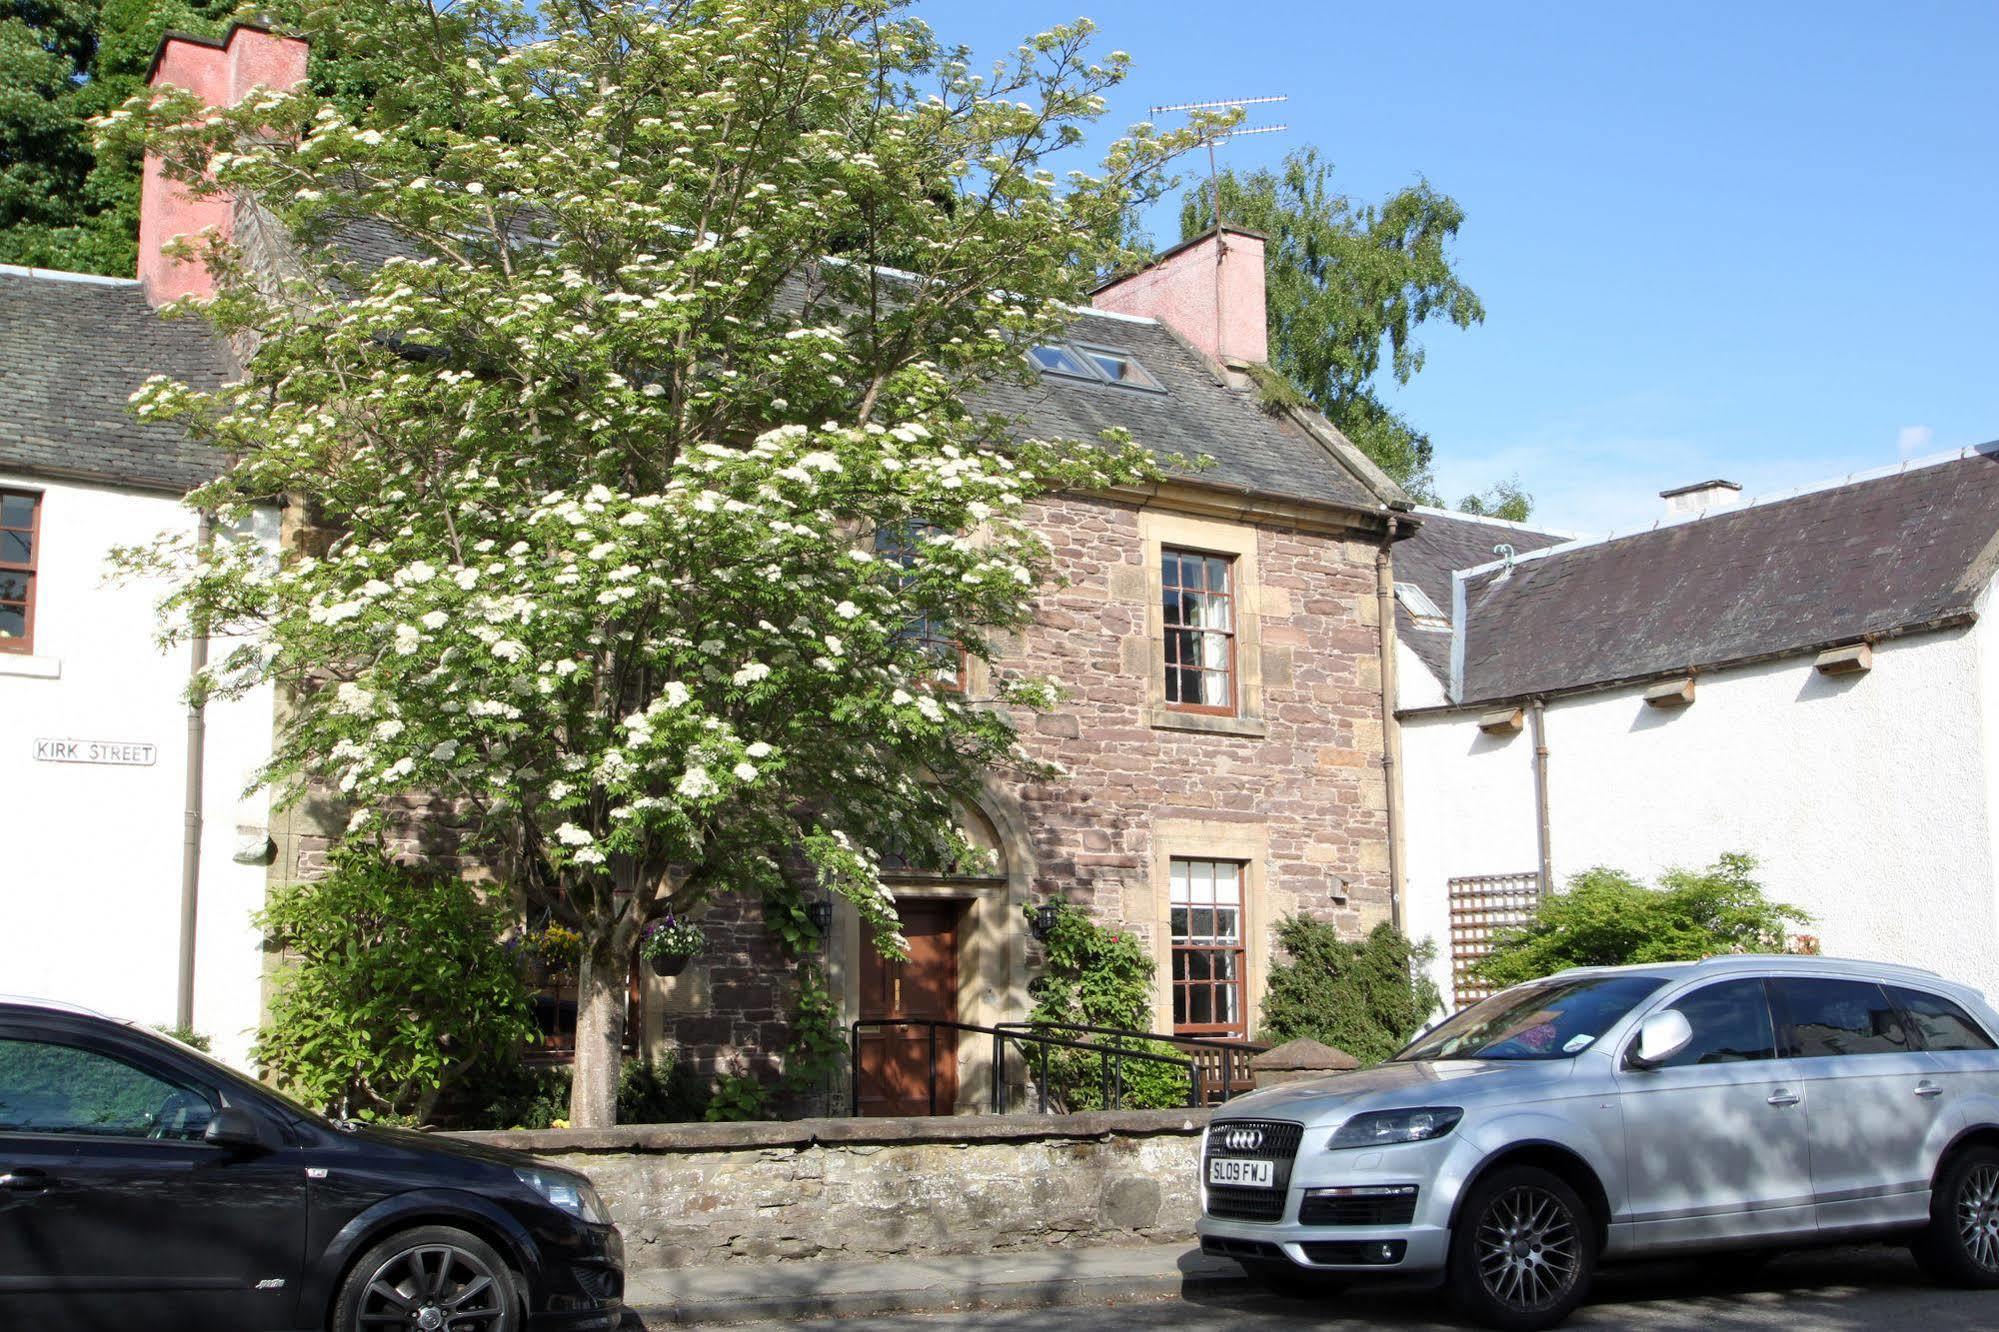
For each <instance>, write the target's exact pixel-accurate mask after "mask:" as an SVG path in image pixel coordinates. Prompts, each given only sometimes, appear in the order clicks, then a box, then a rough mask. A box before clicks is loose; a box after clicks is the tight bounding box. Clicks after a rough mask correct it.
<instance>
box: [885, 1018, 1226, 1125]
mask: <svg viewBox="0 0 1999 1332" xmlns="http://www.w3.org/2000/svg"><path fill="white" fill-rule="evenodd" d="M890 1027H922V1028H924V1029H925V1030H926V1032H927V1034H928V1039H929V1044H930V1079H929V1097H928V1104H929V1108H930V1113H931V1114H933V1115H934V1114H936V1113H937V1033H938V1032H939V1031H969V1032H972V1033H973V1034H975V1035H981V1036H990V1037H992V1041H993V1054H992V1068H991V1075H992V1100H991V1102H990V1104H991V1106H992V1108H993V1112H994V1113H995V1114H1004V1113H1005V1112H1006V1109H1007V1105H1006V1044H1007V1042H1008V1041H1013V1042H1016V1043H1017V1044H1019V1045H1021V1046H1022V1047H1023V1048H1022V1049H1021V1058H1022V1059H1023V1060H1024V1059H1026V1058H1027V1051H1026V1049H1025V1048H1024V1047H1025V1046H1026V1045H1028V1044H1030V1043H1031V1044H1033V1045H1035V1046H1038V1047H1039V1048H1040V1052H1041V1079H1040V1082H1041V1113H1042V1114H1044V1115H1045V1114H1047V1113H1048V1052H1049V1051H1050V1050H1051V1049H1065V1050H1081V1051H1084V1052H1085V1053H1088V1054H1094V1055H1097V1056H1099V1057H1100V1058H1101V1059H1102V1071H1103V1084H1104V1085H1103V1097H1104V1105H1105V1106H1106V1107H1108V1108H1110V1109H1122V1108H1123V1105H1124V1061H1125V1060H1127V1059H1136V1060H1139V1061H1140V1062H1142V1063H1153V1064H1166V1065H1168V1066H1170V1067H1174V1068H1182V1069H1185V1070H1186V1071H1187V1086H1188V1104H1189V1105H1193V1106H1198V1105H1200V1104H1202V1100H1203V1092H1202V1086H1201V1063H1202V1061H1201V1060H1200V1059H1199V1058H1198V1054H1199V1052H1200V1051H1203V1050H1214V1051H1218V1052H1219V1053H1220V1056H1221V1058H1220V1060H1219V1061H1218V1062H1219V1066H1220V1072H1221V1079H1220V1092H1221V1099H1222V1100H1224V1101H1226V1100H1227V1099H1228V1098H1229V1097H1230V1095H1231V1094H1232V1093H1233V1088H1234V1083H1235V1079H1234V1078H1233V1077H1232V1076H1231V1074H1230V1069H1229V1065H1230V1063H1231V1061H1232V1060H1233V1059H1237V1058H1239V1059H1241V1060H1242V1061H1243V1063H1244V1064H1245V1065H1246V1064H1247V1061H1248V1060H1249V1058H1250V1057H1251V1056H1253V1055H1258V1054H1261V1053H1262V1052H1263V1050H1264V1047H1263V1046H1260V1045H1251V1044H1249V1043H1248V1042H1246V1041H1221V1040H1215V1039H1213V1038H1212V1037H1201V1036H1162V1035H1159V1034H1158V1033H1156V1032H1149V1031H1130V1030H1127V1029H1125V1028H1122V1027H1093V1026H1089V1025H1087V1024H1085V1023H1080V1022H1002V1023H999V1024H997V1025H996V1026H991V1027H982V1026H978V1025H976V1024H974V1023H970V1022H954V1021H951V1020H950V1019H948V1018H859V1019H856V1020H855V1021H854V1023H853V1024H852V1026H851V1027H850V1028H849V1034H848V1059H849V1062H848V1066H847V1069H848V1075H847V1082H848V1109H849V1112H850V1113H852V1114H853V1115H855V1116H856V1117H858V1116H859V1115H860V1113H861V1032H862V1030H863V1029H866V1028H874V1029H885V1028H890ZM1043 1029H1047V1030H1043ZM1048 1030H1055V1031H1069V1032H1078V1033H1082V1034H1084V1035H1090V1036H1109V1037H1114V1038H1116V1039H1119V1040H1129V1041H1157V1042H1159V1043H1161V1044H1165V1045H1177V1046H1192V1047H1195V1054H1193V1055H1190V1056H1189V1057H1188V1058H1185V1059H1182V1058H1179V1057H1177V1056H1174V1055H1167V1054H1160V1053H1159V1052H1158V1051H1156V1050H1128V1049H1125V1048H1123V1047H1122V1046H1117V1045H1110V1046H1106V1045H1103V1044H1099V1043H1093V1042H1090V1041H1083V1040H1074V1039H1071V1038H1069V1037H1067V1036H1051V1035H1048V1034H1047V1031H1048Z"/></svg>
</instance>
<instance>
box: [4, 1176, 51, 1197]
mask: <svg viewBox="0 0 1999 1332" xmlns="http://www.w3.org/2000/svg"><path fill="white" fill-rule="evenodd" d="M48 1187H49V1177H48V1175H47V1174H46V1173H44V1172H43V1171H40V1170H9V1171H6V1172H5V1173H0V1189H5V1190H6V1191H7V1192H9V1193H45V1192H47V1191H48Z"/></svg>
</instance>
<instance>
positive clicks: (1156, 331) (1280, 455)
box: [335, 219, 1387, 512]
mask: <svg viewBox="0 0 1999 1332" xmlns="http://www.w3.org/2000/svg"><path fill="white" fill-rule="evenodd" d="M335 244H336V245H337V246H338V247H339V249H340V250H341V252H342V253H343V255H344V256H345V257H347V258H348V259H350V260H352V261H354V262H358V263H361V264H364V265H369V266H373V265H377V264H381V263H383V262H385V261H386V260H388V259H390V258H392V257H403V258H411V257H415V256H416V255H417V254H419V253H421V251H420V249H418V248H417V247H416V246H414V245H413V244H412V243H411V242H410V241H409V240H408V239H407V238H405V237H403V236H401V235H399V234H398V233H396V232H395V231H393V230H391V229H390V228H388V227H387V226H385V225H384V224H382V223H381V222H379V221H377V220H374V219H369V220H365V221H356V222H350V223H348V224H346V225H345V226H343V227H342V228H341V229H340V232H339V235H338V237H337V239H336V241H335ZM806 303H807V290H806V287H805V285H804V284H803V283H802V282H799V281H796V280H794V281H790V282H787V283H786V284H785V290H784V291H783V292H781V294H780V295H779V297H778V304H779V307H780V308H781V309H790V310H796V309H802V308H803V307H804V306H805V304H806ZM1067 336H1069V337H1070V338H1072V339H1074V340H1075V341H1077V342H1084V343H1089V344H1090V345H1092V346H1099V347H1109V348H1112V349H1114V350H1117V351H1122V352H1126V353H1128V354H1130V355H1131V356H1133V357H1135V358H1137V360H1138V362H1139V364H1140V365H1142V366H1144V367H1145V368H1146V369H1147V370H1148V371H1150V372H1151V373H1152V375H1153V377H1154V378H1155V379H1157V380H1158V381H1159V383H1160V386H1161V387H1162V388H1164V389H1165V392H1164V393H1158V392H1153V391H1150V390H1147V389H1140V388H1125V387H1119V386H1117V385H1112V384H1100V383H1094V382H1089V381H1084V380H1077V379H1069V378H1065V377H1063V376H1059V375H1044V376H1041V377H1040V378H1039V379H1038V380H1037V381H1036V382H1035V383H1034V384H1032V385H1028V386H1022V385H1018V384H1004V383H993V384H988V385H986V386H985V387H984V388H983V389H982V390H980V391H979V392H977V393H975V394H974V395H973V403H974V405H975V406H977V407H980V408H983V409H985V410H987V411H994V412H999V413H1002V414H1004V415H1007V416H1011V417H1015V418H1018V419H1019V420H1020V421H1021V423H1022V429H1023V430H1024V431H1026V433H1028V434H1029V435H1033V436H1039V437H1043V438H1050V439H1058V438H1059V439H1080V440H1085V441H1091V442H1094V441H1095V440H1096V439H1097V438H1098V436H1100V435H1101V434H1102V433H1103V432H1104V431H1105V430H1109V429H1113V428H1120V427H1121V428H1123V429H1125V430H1128V431H1130V432H1131V437H1132V440H1133V441H1134V442H1135V443H1138V444H1142V445H1144V446H1145V447H1147V448H1149V449H1151V450H1152V451H1153V452H1154V453H1157V454H1160V455H1162V456H1164V457H1167V458H1180V459H1184V460H1186V461H1188V462H1190V463H1191V462H1192V461H1193V460H1195V459H1197V458H1200V457H1202V456H1207V457H1210V458H1212V459H1213V460H1214V462H1213V465H1211V466H1209V467H1207V468H1204V469H1202V470H1200V471H1197V472H1196V471H1185V472H1180V473H1178V477H1179V479H1183V480H1189V481H1193V482H1195V483H1197V484H1207V485H1217V486H1224V487H1228V488H1230V489H1234V490H1242V491H1251V492H1254V493H1257V494H1260V495H1269V496H1277V497H1282V498H1287V499H1303V500H1317V501H1321V502H1329V503H1334V504H1341V505H1346V506H1349V507H1354V508H1361V509H1365V510H1368V511H1371V512H1381V511H1383V510H1385V509H1386V507H1387V506H1386V505H1385V504H1384V502H1383V500H1382V497H1381V496H1379V495H1377V494H1375V493H1374V492H1373V491H1372V490H1371V489H1370V488H1369V487H1368V485H1367V484H1366V483H1365V482H1363V481H1362V480H1360V479H1359V478H1358V477H1356V476H1355V474H1354V473H1353V471H1352V470H1350V469H1349V468H1347V467H1346V466H1345V465H1344V464H1342V463H1341V462H1340V461H1339V460H1338V459H1337V458H1335V457H1334V456H1333V454H1332V453H1330V452H1328V451H1327V449H1326V448H1325V447H1324V446H1323V445H1321V444H1320V443H1319V442H1318V441H1317V440H1315V439H1313V438H1312V437H1311V436H1310V435H1309V434H1307V433H1306V432H1305V431H1304V430H1303V429H1301V428H1299V427H1298V426H1297V425H1296V424H1294V423H1292V422H1290V421H1288V420H1283V419H1281V418H1278V417H1273V416H1271V415H1270V414H1269V413H1267V412H1265V411H1264V410H1263V409H1262V408H1261V407H1260V406H1258V405H1257V403H1256V400H1255V398H1254V397H1253V396H1252V395H1250V394H1246V393H1237V392H1235V391H1233V390H1231V389H1229V388H1228V387H1227V386H1226V385H1224V384H1223V383H1221V382H1220V381H1219V380H1217V379H1216V378H1215V375H1214V373H1213V372H1212V371H1211V370H1210V369H1209V368H1208V364H1207V362H1206V361H1205V360H1204V359H1203V358H1202V356H1201V354H1200V353H1199V352H1197V351H1195V350H1194V349H1193V347H1191V346H1189V345H1188V344H1187V343H1186V342H1185V341H1183V340H1182V339H1181V338H1180V337H1179V336H1178V335H1177V334H1175V333H1174V332H1173V331H1172V330H1171V329H1169V328H1167V327H1166V326H1165V325H1164V324H1161V323H1158V322H1156V321H1153V320H1147V319H1135V318H1132V317H1129V316H1122V315H1116V314H1105V313H1101V312H1098V311H1091V310H1079V311H1078V312H1077V315H1076V319H1075V322H1074V323H1072V324H1071V325H1070V326H1069V329H1068V330H1067ZM1329 428H1330V427H1329Z"/></svg>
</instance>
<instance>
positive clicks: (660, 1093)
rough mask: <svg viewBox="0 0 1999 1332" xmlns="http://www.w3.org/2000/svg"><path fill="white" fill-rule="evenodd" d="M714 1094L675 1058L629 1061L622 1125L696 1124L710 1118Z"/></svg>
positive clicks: (622, 1080) (621, 1098)
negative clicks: (711, 1098)
mask: <svg viewBox="0 0 1999 1332" xmlns="http://www.w3.org/2000/svg"><path fill="white" fill-rule="evenodd" d="M711 1095H712V1093H711V1091H710V1090H709V1088H708V1086H707V1084H706V1083H704V1082H702V1080H701V1079H700V1078H699V1077H698V1076H697V1075H696V1074H695V1072H694V1070H692V1069H690V1068H688V1067H687V1066H686V1065H685V1064H682V1063H679V1062H677V1061H675V1060H672V1059H664V1060H651V1059H627V1060H626V1061H625V1066H624V1068H623V1069H622V1070H621V1071H620V1072H619V1075H618V1122H619V1123H620V1124H687V1123H692V1122H694V1121H696V1120H700V1119H704V1118H706V1117H707V1113H708V1102H709V1099H710V1097H711ZM564 1113H567V1107H566V1106H565V1107H564Z"/></svg>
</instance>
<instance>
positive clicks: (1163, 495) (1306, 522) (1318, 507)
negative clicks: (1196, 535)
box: [1076, 476, 1399, 536]
mask: <svg viewBox="0 0 1999 1332" xmlns="http://www.w3.org/2000/svg"><path fill="white" fill-rule="evenodd" d="M1076 493H1078V494H1080V495H1084V496H1087V497H1094V498H1099V499H1111V500H1119V501H1123V502H1124V503H1127V504H1133V505H1136V506H1137V507H1139V508H1141V509H1147V508H1170V509H1173V510H1175V511H1176V512H1183V513H1189V514H1193V515H1196V516H1198V517H1207V518H1219V519H1222V520H1224V521H1233V522H1246V523H1263V524H1272V523H1276V524H1281V525H1283V526H1287V527H1295V528H1298V529H1299V530H1301V531H1306V532H1314V533H1318V534H1321V535H1330V536H1342V535H1347V534H1350V533H1353V532H1363V533H1367V534H1369V535H1374V534H1377V533H1380V532H1384V531H1392V530H1394V525H1395V523H1396V521H1397V519H1398V516H1399V515H1397V514H1396V513H1395V512H1393V511H1392V510H1390V509H1388V508H1386V507H1380V508H1377V507H1373V506H1367V505H1359V504H1342V503H1339V502H1338V501H1336V500H1321V499H1308V498H1305V497H1303V496H1298V495H1279V494H1275V493H1272V492H1270V491H1267V490H1258V489H1256V488H1254V487H1252V486H1242V485H1235V484H1233V483H1231V482H1226V481H1207V480H1202V479H1199V478H1196V477H1185V476H1170V477H1167V478H1166V479H1164V480H1161V481H1155V482H1152V483H1151V484H1149V485H1140V486H1129V485H1127V486H1107V487H1105V488H1104V489H1102V490H1091V491H1079V492H1076Z"/></svg>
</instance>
